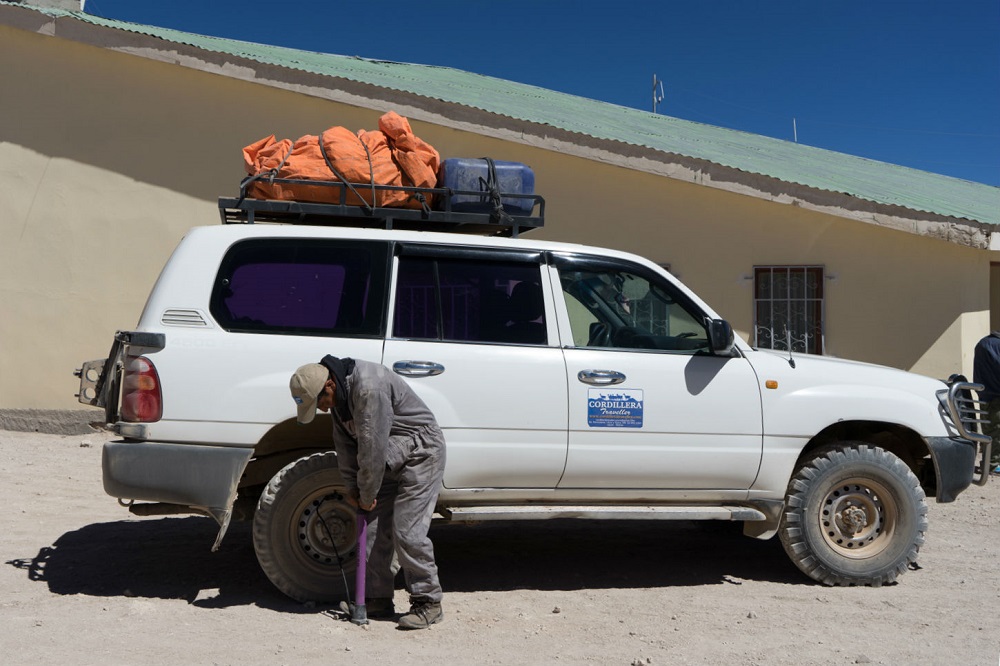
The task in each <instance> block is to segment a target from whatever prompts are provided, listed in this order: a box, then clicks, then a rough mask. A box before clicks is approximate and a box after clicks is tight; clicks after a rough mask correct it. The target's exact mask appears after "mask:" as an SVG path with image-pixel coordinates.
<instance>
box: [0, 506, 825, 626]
mask: <svg viewBox="0 0 1000 666" xmlns="http://www.w3.org/2000/svg"><path fill="white" fill-rule="evenodd" d="M740 527H741V526H740V524H739V523H728V522H715V521H706V522H686V521H685V522H663V521H595V520H569V519H567V520H550V521H536V522H486V523H480V524H476V525H463V524H435V525H434V526H433V527H432V528H431V538H432V540H433V542H434V549H435V555H436V560H437V564H438V569H439V571H440V576H441V583H442V586H443V587H444V589H445V591H446V592H448V591H453V592H481V591H505V590H514V589H537V590H570V591H572V590H601V589H614V588H654V587H688V586H700V585H721V584H734V585H739V584H742V581H743V580H757V581H762V580H764V581H775V582H781V583H791V584H809V581H808V579H807V578H806V577H805V576H804V575H803V574H801V573H799V571H798V570H797V569H796V568H795V567H794V565H792V564H791V562H790V561H789V560H788V558H787V557H786V556H785V554H784V552H783V551H782V550H781V547H780V544H778V542H777V539H773V540H771V541H768V542H763V541H758V540H756V539H750V538H747V537H744V536H742V535H741V534H740ZM217 530H218V528H217V526H216V524H215V522H214V521H213V520H211V519H209V518H202V517H184V518H172V517H171V518H158V519H148V520H141V521H120V522H112V523H95V524H93V525H87V526H85V527H82V528H80V529H79V530H75V531H72V532H67V533H66V534H64V535H62V536H61V537H59V539H58V540H56V542H55V543H54V544H52V545H51V546H47V547H45V548H42V549H41V550H40V551H39V552H38V553H37V554H36V555H35V556H34V557H29V558H24V559H15V560H10V561H8V562H7V564H8V565H10V566H13V567H16V568H18V569H22V570H23V571H25V573H26V575H27V576H28V577H29V578H30V579H31V580H35V581H38V582H39V583H43V584H46V585H48V587H49V590H50V592H52V593H54V594H60V595H63V594H65V595H72V594H85V595H91V596H103V597H115V596H124V597H142V598H156V599H186V600H188V601H189V602H190V603H192V604H195V605H199V606H204V607H228V606H239V605H257V606H261V607H265V608H271V609H274V610H280V611H284V612H315V610H314V607H313V606H312V605H303V604H301V603H299V602H296V601H293V600H291V599H289V598H287V597H285V596H284V595H283V594H281V593H280V592H279V591H278V590H277V589H276V588H275V587H274V586H272V585H271V583H270V581H269V580H268V579H267V577H266V576H265V575H264V573H263V572H262V571H261V569H260V567H259V565H258V564H257V560H256V556H255V555H254V551H253V545H252V542H251V536H250V525H249V523H233V525H232V526H231V527H230V529H229V532H228V534H227V535H226V538H225V540H224V541H223V542H222V546H221V548H220V549H219V551H218V552H215V553H213V552H211V545H212V542H213V541H214V539H215V535H216V532H217ZM334 575H339V574H334Z"/></svg>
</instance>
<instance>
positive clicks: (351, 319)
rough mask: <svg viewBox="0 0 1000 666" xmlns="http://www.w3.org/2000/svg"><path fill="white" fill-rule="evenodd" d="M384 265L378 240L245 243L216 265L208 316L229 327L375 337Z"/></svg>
mask: <svg viewBox="0 0 1000 666" xmlns="http://www.w3.org/2000/svg"><path fill="white" fill-rule="evenodd" d="M387 262H388V246H387V245H386V244H383V243H372V242H362V241H321V240H314V239H313V240H310V239H305V240H273V239H272V240H252V241H244V242H242V243H239V244H237V245H235V246H234V247H233V249H232V250H230V252H229V253H228V254H227V255H226V257H225V259H224V260H223V262H222V266H221V267H220V269H219V277H218V279H217V281H216V285H215V289H214V291H213V294H212V305H211V310H212V315H213V316H214V317H215V318H216V320H217V321H218V322H219V323H220V324H221V325H222V326H223V327H224V328H227V329H228V330H231V331H245V332H263V333H267V332H282V333H298V334H302V335H338V336H339V335H345V336H351V335H362V336H373V335H381V331H382V324H383V321H384V317H383V312H384V310H385V300H386V298H385V284H386V280H385V277H386V272H387Z"/></svg>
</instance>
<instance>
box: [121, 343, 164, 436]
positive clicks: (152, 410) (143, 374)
mask: <svg viewBox="0 0 1000 666" xmlns="http://www.w3.org/2000/svg"><path fill="white" fill-rule="evenodd" d="M162 416H163V394H162V393H161V392H160V377H159V375H157V374H156V368H154V367H153V363H152V362H151V361H150V360H149V359H148V358H146V357H145V356H130V357H129V358H128V360H127V361H126V363H125V376H124V377H123V378H122V404H121V417H122V420H123V421H130V422H133V423H152V422H153V421H159V420H160V417H162Z"/></svg>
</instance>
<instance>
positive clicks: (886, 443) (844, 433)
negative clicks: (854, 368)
mask: <svg viewBox="0 0 1000 666" xmlns="http://www.w3.org/2000/svg"><path fill="white" fill-rule="evenodd" d="M842 442H864V443H866V444H871V445H872V446H877V447H879V448H881V449H885V450H886V451H888V452H889V453H892V454H893V455H895V456H896V457H897V458H899V459H900V460H902V461H903V462H904V463H905V464H906V466H907V467H909V468H910V470H911V471H912V472H913V474H914V475H915V476H916V477H917V478H918V479H919V480H920V486H921V487H922V488H923V490H924V493H925V494H926V495H927V496H928V497H934V496H935V494H936V489H937V477H936V473H935V469H934V463H933V461H932V460H931V457H930V455H931V451H930V449H929V448H928V446H927V442H926V440H925V439H924V438H923V437H921V436H920V435H919V434H918V433H917V432H915V431H914V430H912V429H910V428H907V427H906V426H902V425H899V424H897V423H889V422H885V421H861V420H858V421H839V422H837V423H833V424H831V425H829V426H827V427H826V428H824V429H823V430H822V431H820V432H819V433H817V434H816V435H815V436H814V437H813V438H812V439H810V440H809V442H808V444H806V445H805V447H803V449H802V451H800V452H799V456H798V459H797V460H796V461H795V468H794V469H795V470H798V469H799V468H800V467H802V465H803V464H804V463H805V462H806V461H807V460H809V459H810V458H813V457H815V456H816V455H817V454H818V453H820V452H821V451H824V450H828V449H834V448H838V446H839V445H840V443H842Z"/></svg>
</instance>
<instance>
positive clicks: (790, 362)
mask: <svg viewBox="0 0 1000 666" xmlns="http://www.w3.org/2000/svg"><path fill="white" fill-rule="evenodd" d="M785 340H786V342H785V344H786V345H788V365H790V366H792V367H793V368H794V367H795V359H794V358H792V332H791V331H789V330H788V326H787V325H786V326H785Z"/></svg>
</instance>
